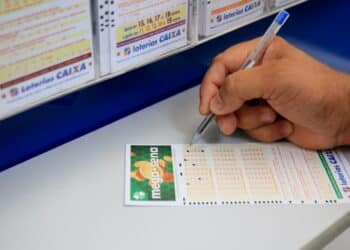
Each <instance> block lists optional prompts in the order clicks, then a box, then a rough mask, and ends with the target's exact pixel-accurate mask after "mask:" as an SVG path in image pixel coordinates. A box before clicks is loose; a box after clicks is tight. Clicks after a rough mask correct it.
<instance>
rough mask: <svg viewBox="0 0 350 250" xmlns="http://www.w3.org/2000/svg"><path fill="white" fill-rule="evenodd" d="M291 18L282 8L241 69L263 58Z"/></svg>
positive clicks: (204, 124)
mask: <svg viewBox="0 0 350 250" xmlns="http://www.w3.org/2000/svg"><path fill="white" fill-rule="evenodd" d="M288 18H289V13H288V12H287V11H285V10H282V11H281V12H280V13H278V15H277V16H276V18H275V19H274V20H273V22H272V23H271V25H270V27H269V28H268V29H267V31H266V32H265V34H264V35H263V36H262V37H261V39H260V41H259V42H258V44H257V45H256V47H255V48H254V49H253V51H252V52H251V53H250V54H249V56H248V58H247V59H246V60H245V62H244V63H243V64H242V66H241V69H249V68H252V67H254V65H255V64H256V63H257V62H258V61H259V60H260V59H261V56H262V55H263V54H264V52H265V50H266V48H267V47H268V46H269V45H270V44H271V42H272V40H273V38H274V37H275V36H276V34H277V33H278V31H279V30H280V29H281V28H282V26H283V24H285V22H286V21H287V19H288ZM214 116H215V115H214V114H209V115H208V116H207V117H205V118H204V120H203V121H202V122H201V123H200V124H199V126H198V128H197V130H196V131H195V132H194V134H193V136H192V141H191V144H194V143H196V142H197V141H198V140H199V138H200V137H201V135H202V134H203V132H204V131H205V129H206V128H207V127H208V125H209V123H210V121H211V120H212V119H213V118H214Z"/></svg>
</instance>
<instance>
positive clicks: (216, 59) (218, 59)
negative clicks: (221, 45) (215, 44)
mask: <svg viewBox="0 0 350 250" xmlns="http://www.w3.org/2000/svg"><path fill="white" fill-rule="evenodd" d="M223 58H224V54H223V53H220V54H218V55H217V56H215V57H214V58H213V60H212V64H214V63H222V61H223Z"/></svg>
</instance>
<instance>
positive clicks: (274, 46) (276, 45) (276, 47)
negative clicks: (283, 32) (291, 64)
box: [268, 36, 286, 55]
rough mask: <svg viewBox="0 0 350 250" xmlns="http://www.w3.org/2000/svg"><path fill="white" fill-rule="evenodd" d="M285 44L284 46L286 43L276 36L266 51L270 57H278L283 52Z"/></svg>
mask: <svg viewBox="0 0 350 250" xmlns="http://www.w3.org/2000/svg"><path fill="white" fill-rule="evenodd" d="M285 44H286V41H285V40H284V39H283V38H282V37H280V36H276V37H275V38H274V39H273V42H272V43H271V44H270V46H269V47H268V51H269V53H270V54H272V55H278V54H280V52H281V51H283V48H284V46H285Z"/></svg>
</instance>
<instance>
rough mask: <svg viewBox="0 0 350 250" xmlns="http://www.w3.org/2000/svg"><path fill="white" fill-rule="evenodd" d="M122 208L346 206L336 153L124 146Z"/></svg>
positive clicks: (347, 179)
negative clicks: (285, 205)
mask: <svg viewBox="0 0 350 250" xmlns="http://www.w3.org/2000/svg"><path fill="white" fill-rule="evenodd" d="M125 178H126V181H125V204H126V205H134V206H213V205H218V206H221V205H242V204H245V205H248V204H250V205H258V204H270V205H276V204H337V203H349V202H350V165H349V163H348V162H347V160H346V158H345V156H344V155H343V153H342V152H341V151H340V150H327V151H311V150H305V149H301V148H298V147H296V146H294V145H291V144H288V143H275V144H256V143H246V144H216V145H209V144H197V145H184V144H173V145H127V146H126V172H125Z"/></svg>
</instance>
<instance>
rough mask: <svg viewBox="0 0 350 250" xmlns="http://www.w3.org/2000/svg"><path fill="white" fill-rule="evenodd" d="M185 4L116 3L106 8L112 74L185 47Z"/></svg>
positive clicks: (171, 0) (176, 0) (170, 0)
mask: <svg viewBox="0 0 350 250" xmlns="http://www.w3.org/2000/svg"><path fill="white" fill-rule="evenodd" d="M187 12H188V0H163V1H156V0H144V1H129V0H116V1H114V4H113V5H112V6H111V7H110V11H109V13H110V28H111V31H110V34H111V69H112V72H116V71H120V70H125V69H127V68H130V67H133V66H137V65H141V64H143V63H146V62H148V61H150V60H152V59H153V58H157V57H158V56H160V55H162V54H165V53H167V52H169V51H172V50H174V49H177V48H180V47H183V46H185V45H186V44H187V23H188V18H187V16H188V13H187Z"/></svg>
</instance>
